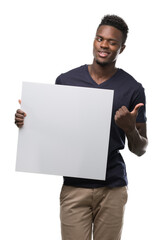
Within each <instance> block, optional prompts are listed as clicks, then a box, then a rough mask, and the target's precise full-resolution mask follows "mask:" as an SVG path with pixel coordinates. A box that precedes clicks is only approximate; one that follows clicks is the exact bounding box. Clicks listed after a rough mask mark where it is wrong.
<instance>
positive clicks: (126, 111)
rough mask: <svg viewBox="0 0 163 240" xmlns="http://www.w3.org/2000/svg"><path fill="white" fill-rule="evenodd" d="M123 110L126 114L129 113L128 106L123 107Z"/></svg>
mask: <svg viewBox="0 0 163 240" xmlns="http://www.w3.org/2000/svg"><path fill="white" fill-rule="evenodd" d="M121 109H122V110H123V112H124V113H128V112H129V110H128V108H127V107H126V106H122V107H121Z"/></svg>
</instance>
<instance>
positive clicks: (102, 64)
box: [95, 59, 109, 67]
mask: <svg viewBox="0 0 163 240" xmlns="http://www.w3.org/2000/svg"><path fill="white" fill-rule="evenodd" d="M95 61H96V63H97V64H98V65H100V66H102V67H105V66H107V65H108V64H109V63H108V62H100V61H99V60H97V59H96V60H95Z"/></svg>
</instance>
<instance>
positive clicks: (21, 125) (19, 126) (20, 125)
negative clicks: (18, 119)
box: [16, 123, 24, 128]
mask: <svg viewBox="0 0 163 240" xmlns="http://www.w3.org/2000/svg"><path fill="white" fill-rule="evenodd" d="M23 125H24V124H20V123H16V126H17V127H18V128H22V127H23Z"/></svg>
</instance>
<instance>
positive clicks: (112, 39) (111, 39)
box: [96, 34, 119, 42]
mask: <svg viewBox="0 0 163 240" xmlns="http://www.w3.org/2000/svg"><path fill="white" fill-rule="evenodd" d="M96 37H100V38H103V39H105V38H104V37H103V36H101V35H98V34H96ZM106 40H108V41H115V42H119V41H118V40H117V39H114V38H109V39H106Z"/></svg>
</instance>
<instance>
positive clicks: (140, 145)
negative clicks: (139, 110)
mask: <svg viewBox="0 0 163 240" xmlns="http://www.w3.org/2000/svg"><path fill="white" fill-rule="evenodd" d="M126 136H127V140H128V147H129V150H130V151H131V152H133V153H134V154H136V155H137V156H142V155H143V154H144V153H145V152H146V147H147V145H148V140H147V138H145V137H143V136H141V135H140V133H139V131H138V130H137V128H135V129H134V130H133V131H131V132H128V133H126Z"/></svg>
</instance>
